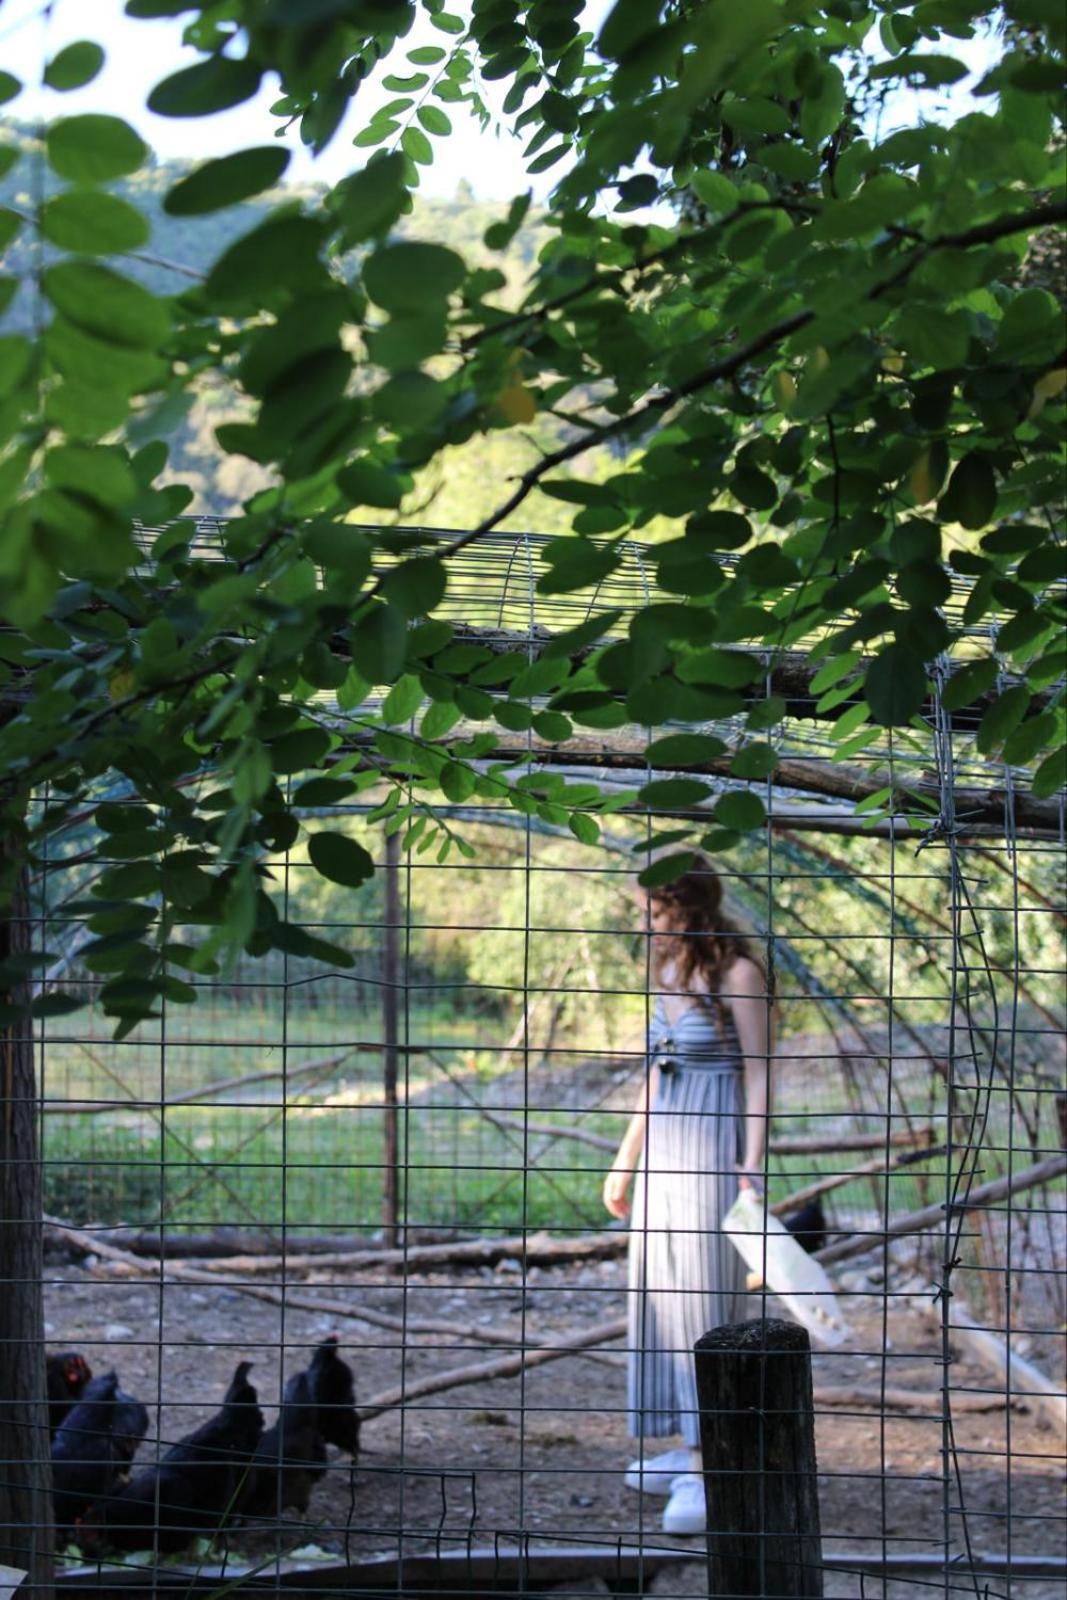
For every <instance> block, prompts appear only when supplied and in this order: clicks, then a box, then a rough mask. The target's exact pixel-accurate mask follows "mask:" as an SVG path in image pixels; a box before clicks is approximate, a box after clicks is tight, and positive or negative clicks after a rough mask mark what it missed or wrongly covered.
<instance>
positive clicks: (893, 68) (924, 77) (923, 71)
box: [867, 55, 967, 89]
mask: <svg viewBox="0 0 1067 1600" xmlns="http://www.w3.org/2000/svg"><path fill="white" fill-rule="evenodd" d="M867 76H868V78H870V79H871V81H872V82H874V81H875V80H876V79H879V78H907V80H908V82H909V83H911V84H916V85H919V86H921V87H923V88H926V89H940V88H943V87H944V85H945V84H948V83H958V82H959V80H960V79H961V78H965V77H966V76H967V67H966V66H965V65H964V63H963V62H962V61H957V60H956V58H955V56H940V55H909V56H897V57H896V59H895V60H890V61H879V62H878V63H877V65H875V66H873V67H871V68H870V70H869V71H868V73H867Z"/></svg>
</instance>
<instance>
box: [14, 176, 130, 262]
mask: <svg viewBox="0 0 1067 1600" xmlns="http://www.w3.org/2000/svg"><path fill="white" fill-rule="evenodd" d="M41 232H42V233H43V235H44V237H45V238H46V239H47V240H48V242H49V243H50V244H54V245H58V247H59V249H60V250H75V251H78V252H79V254H81V255H116V254H119V253H121V252H123V251H126V250H138V249H140V247H141V245H143V244H147V243H148V240H149V237H150V233H151V230H150V228H149V226H148V222H147V221H146V219H145V218H144V217H143V216H142V215H141V213H140V212H139V211H137V210H135V208H134V207H133V206H131V205H128V204H127V203H126V201H125V200H120V199H119V197H118V195H113V194H106V193H105V194H101V193H98V192H95V191H84V190H78V189H72V190H68V191H67V192H65V193H63V194H56V195H53V196H52V197H51V198H50V199H49V200H46V201H45V204H44V205H43V207H42V208H41Z"/></svg>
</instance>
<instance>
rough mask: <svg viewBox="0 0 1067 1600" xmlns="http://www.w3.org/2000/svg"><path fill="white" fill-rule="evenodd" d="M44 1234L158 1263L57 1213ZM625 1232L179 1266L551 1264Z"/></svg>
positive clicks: (609, 1247)
mask: <svg viewBox="0 0 1067 1600" xmlns="http://www.w3.org/2000/svg"><path fill="white" fill-rule="evenodd" d="M45 1232H46V1236H48V1237H50V1238H52V1239H55V1240H58V1241H60V1242H62V1243H65V1244H72V1245H74V1246H75V1247H76V1248H78V1249H80V1250H84V1251H85V1252H86V1254H87V1255H99V1256H102V1257H103V1258H104V1259H106V1260H112V1261H119V1262H123V1263H125V1264H126V1265H128V1266H130V1267H135V1268H137V1269H138V1270H139V1271H149V1272H155V1271H157V1270H158V1266H159V1263H158V1262H154V1261H152V1260H151V1258H145V1257H143V1256H135V1255H132V1254H131V1253H130V1252H129V1251H127V1250H121V1249H119V1248H118V1246H116V1245H111V1244H106V1243H104V1242H103V1241H102V1239H101V1238H100V1236H98V1235H97V1234H95V1233H92V1232H90V1231H88V1230H87V1229H84V1228H76V1227H74V1225H73V1224H72V1223H69V1222H65V1221H64V1220H63V1219H62V1218H61V1217H46V1218H45ZM626 1240H627V1234H626V1233H625V1232H624V1231H622V1230H616V1231H613V1232H609V1233H583V1234H579V1235H578V1236H577V1237H576V1238H574V1239H557V1238H555V1237H553V1235H551V1234H548V1233H531V1234H528V1235H526V1237H525V1238H524V1237H523V1236H522V1235H521V1234H516V1235H511V1236H509V1237H507V1238H501V1239H465V1240H462V1241H460V1242H458V1243H455V1244H427V1245H414V1246H412V1248H411V1249H410V1250H355V1251H347V1252H345V1253H343V1254H342V1253H339V1254H338V1255H337V1257H336V1259H334V1258H331V1257H330V1256H328V1255H325V1254H322V1255H311V1256H306V1257H301V1256H290V1257H282V1256H277V1255H276V1256H268V1257H263V1256H227V1257H224V1258H222V1259H221V1260H219V1261H215V1262H211V1261H206V1262H202V1263H201V1265H200V1266H199V1267H197V1268H195V1269H194V1268H192V1267H190V1268H185V1267H184V1266H183V1268H182V1270H183V1272H188V1273H190V1274H192V1273H193V1272H194V1271H195V1272H196V1273H197V1274H201V1273H202V1274H203V1281H204V1282H206V1283H213V1282H217V1281H218V1276H219V1274H220V1273H224V1272H233V1273H242V1272H243V1273H249V1272H263V1271H266V1270H273V1271H277V1270H278V1269H279V1268H280V1267H282V1266H284V1267H285V1269H286V1270H287V1271H290V1270H295V1269H296V1266H297V1264H298V1263H300V1262H302V1261H306V1262H307V1263H308V1265H309V1266H310V1267H323V1266H343V1267H349V1268H351V1267H398V1268H400V1269H401V1270H403V1269H405V1268H417V1267H430V1268H433V1267H438V1266H451V1265H453V1264H455V1265H473V1266H495V1265H496V1263H497V1262H498V1261H518V1260H523V1259H525V1260H526V1261H527V1262H528V1263H529V1264H530V1265H531V1266H555V1265H558V1264H559V1263H561V1262H570V1261H608V1260H611V1259H612V1258H613V1257H614V1256H617V1255H621V1254H622V1253H623V1252H624V1251H625V1249H626Z"/></svg>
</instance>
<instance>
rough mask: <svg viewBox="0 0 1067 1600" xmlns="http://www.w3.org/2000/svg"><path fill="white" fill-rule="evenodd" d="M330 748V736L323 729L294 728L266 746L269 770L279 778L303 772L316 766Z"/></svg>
mask: <svg viewBox="0 0 1067 1600" xmlns="http://www.w3.org/2000/svg"><path fill="white" fill-rule="evenodd" d="M329 748H330V736H329V734H328V733H327V732H326V731H325V729H324V728H295V729H294V730H293V732H292V733H283V734H281V735H280V736H279V737H278V738H277V739H273V740H272V741H271V743H270V745H269V746H268V753H269V756H270V764H271V768H272V770H273V771H274V772H276V773H277V774H278V776H279V777H288V776H289V775H290V774H292V773H294V772H304V771H305V770H306V769H307V768H308V767H315V766H318V764H319V762H320V761H321V760H322V758H323V756H324V755H325V754H326V753H327V751H328V750H329Z"/></svg>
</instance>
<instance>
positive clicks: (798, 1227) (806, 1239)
mask: <svg viewBox="0 0 1067 1600" xmlns="http://www.w3.org/2000/svg"><path fill="white" fill-rule="evenodd" d="M782 1221H783V1222H784V1223H785V1226H786V1227H787V1228H788V1229H789V1232H790V1233H791V1234H792V1235H793V1238H794V1239H795V1240H796V1242H797V1244H798V1245H799V1246H800V1248H801V1249H802V1250H806V1251H807V1252H808V1255H809V1256H813V1255H814V1254H815V1252H816V1250H821V1249H822V1247H823V1245H824V1244H825V1243H826V1217H825V1215H824V1214H823V1209H822V1206H821V1205H820V1204H819V1202H818V1200H809V1201H808V1204H807V1205H806V1206H801V1207H800V1209H799V1210H798V1211H794V1212H792V1213H791V1215H789V1216H788V1217H783V1218H782Z"/></svg>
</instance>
